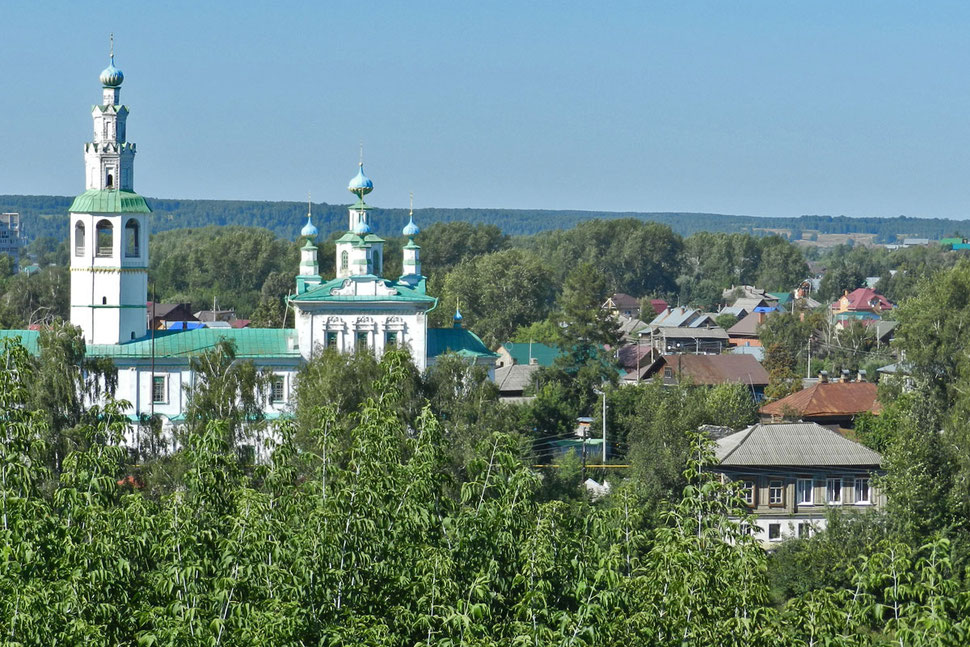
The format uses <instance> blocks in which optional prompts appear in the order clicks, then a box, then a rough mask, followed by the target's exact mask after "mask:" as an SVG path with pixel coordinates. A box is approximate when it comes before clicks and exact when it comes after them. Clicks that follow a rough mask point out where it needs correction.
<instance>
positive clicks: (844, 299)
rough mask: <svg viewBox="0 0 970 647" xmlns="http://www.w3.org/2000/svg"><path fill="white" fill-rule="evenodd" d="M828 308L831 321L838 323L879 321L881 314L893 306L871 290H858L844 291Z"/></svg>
mask: <svg viewBox="0 0 970 647" xmlns="http://www.w3.org/2000/svg"><path fill="white" fill-rule="evenodd" d="M829 308H830V310H831V311H832V319H833V320H834V321H836V322H838V321H840V320H845V319H880V318H881V317H882V313H884V312H887V311H889V310H892V309H893V304H892V303H890V302H889V299H887V298H886V297H884V296H883V295H881V294H879V293H878V292H876V291H875V290H873V289H872V288H858V289H855V290H853V291H852V292H849V291H848V290H846V291H845V292H844V293H843V295H842V296H841V297H839V299H838V300H837V301H835V302H833V303H832V305H831V306H829Z"/></svg>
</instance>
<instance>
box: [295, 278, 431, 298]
mask: <svg viewBox="0 0 970 647" xmlns="http://www.w3.org/2000/svg"><path fill="white" fill-rule="evenodd" d="M290 301H294V302H297V303H303V302H307V301H310V302H341V301H351V302H367V301H375V302H381V301H398V302H414V303H427V304H429V305H430V304H432V303H434V302H435V301H437V299H436V298H435V297H431V296H428V295H427V294H425V293H424V291H423V290H416V289H414V288H412V287H411V286H410V285H408V284H406V283H398V282H396V281H391V280H389V279H382V278H380V277H378V276H374V275H372V274H367V275H364V276H354V277H350V278H342V279H333V280H332V281H327V282H326V283H324V284H322V285H318V286H316V287H314V288H311V289H309V290H307V291H306V292H304V293H303V294H300V295H296V296H292V297H290Z"/></svg>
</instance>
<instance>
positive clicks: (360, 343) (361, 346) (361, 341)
mask: <svg viewBox="0 0 970 647" xmlns="http://www.w3.org/2000/svg"><path fill="white" fill-rule="evenodd" d="M357 350H358V351H361V352H363V351H365V350H367V333H366V332H363V331H359V332H358V333H357Z"/></svg>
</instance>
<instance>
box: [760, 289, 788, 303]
mask: <svg viewBox="0 0 970 647" xmlns="http://www.w3.org/2000/svg"><path fill="white" fill-rule="evenodd" d="M765 294H767V295H768V296H770V297H774V298H775V299H777V300H778V305H782V304H785V303H788V302H789V301H791V292H766V293H765Z"/></svg>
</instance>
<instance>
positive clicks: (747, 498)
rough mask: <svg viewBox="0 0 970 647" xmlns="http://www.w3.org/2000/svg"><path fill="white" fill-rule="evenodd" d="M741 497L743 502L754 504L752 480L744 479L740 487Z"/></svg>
mask: <svg viewBox="0 0 970 647" xmlns="http://www.w3.org/2000/svg"><path fill="white" fill-rule="evenodd" d="M741 498H742V499H744V503H745V504H746V505H749V506H754V504H755V494H754V481H745V482H744V483H743V485H742V489H741Z"/></svg>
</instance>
